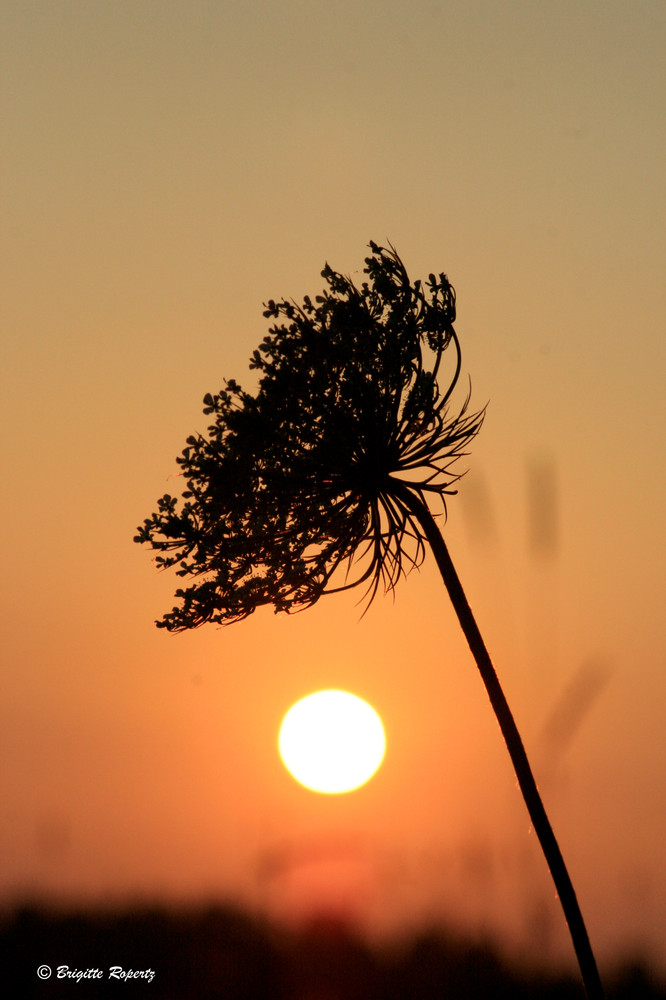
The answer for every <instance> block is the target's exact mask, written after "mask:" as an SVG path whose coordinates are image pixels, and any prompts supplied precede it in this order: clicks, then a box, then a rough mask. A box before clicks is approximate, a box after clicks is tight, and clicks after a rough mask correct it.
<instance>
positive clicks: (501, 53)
mask: <svg viewBox="0 0 666 1000" xmlns="http://www.w3.org/2000/svg"><path fill="white" fill-rule="evenodd" d="M0 10H1V15H2V19H1V30H0V34H1V42H0V44H1V45H2V52H1V53H0V61H1V63H2V66H3V83H2V105H3V108H2V114H3V120H4V131H5V142H4V145H3V150H2V157H1V163H2V205H3V209H2V275H1V280H2V294H1V301H2V306H1V311H2V327H3V338H2V372H3V391H2V397H1V399H0V407H1V422H2V428H3V434H2V462H3V468H4V472H5V475H4V487H3V491H2V493H3V498H2V499H3V509H4V515H3V518H2V522H3V529H4V531H3V542H2V561H3V574H2V581H1V587H2V596H1V601H0V607H1V615H2V636H3V642H2V661H3V663H2V700H1V706H0V713H1V716H0V718H1V725H0V733H1V735H0V743H1V745H2V753H1V762H0V781H1V785H2V794H1V797H0V801H1V802H2V806H1V807H0V814H1V817H2V841H3V849H2V854H1V857H0V894H1V899H2V901H3V902H5V903H11V902H12V901H14V900H16V899H22V898H25V897H30V898H36V899H56V900H64V901H83V902H86V903H100V902H102V903H104V902H110V901H117V900H137V899H148V900H154V899H164V900H170V901H176V900H196V899H212V898H228V899H232V900H234V901H237V902H239V903H241V904H242V905H243V906H246V907H249V908H251V909H253V910H256V911H257V912H261V913H265V912H267V913H269V914H270V915H272V916H275V917H278V918H284V919H299V918H300V917H301V916H302V915H303V914H307V913H308V912H310V910H314V909H316V908H318V907H320V908H326V907H337V906H339V907H343V908H346V910H348V911H350V912H351V910H352V909H353V916H354V919H356V920H357V921H358V922H359V926H362V927H363V928H365V929H366V930H367V931H368V933H371V934H374V933H377V934H385V933H399V932H403V931H404V930H405V929H407V930H409V929H411V928H414V927H416V926H417V925H418V924H420V923H427V922H435V923H438V922H448V923H452V924H453V925H454V926H456V927H458V928H462V929H470V930H475V931H476V930H479V929H481V930H483V931H488V932H490V933H493V934H496V935H499V936H500V938H502V939H506V943H507V944H510V945H512V946H513V947H517V948H523V949H525V950H526V951H527V952H528V953H529V952H530V951H531V952H532V953H533V952H534V950H535V947H536V948H538V950H539V953H540V954H543V955H545V956H553V957H554V958H557V957H563V958H564V959H566V960H569V959H570V951H571V949H570V945H569V943H568V941H567V934H566V930H565V928H564V926H563V919H562V917H561V915H560V913H559V910H558V904H557V901H556V899H555V898H554V890H553V888H552V884H551V883H550V881H549V876H548V872H547V870H546V868H545V864H544V862H543V861H542V859H541V857H540V854H539V850H538V846H537V845H536V843H535V837H534V834H533V832H532V831H531V830H530V826H529V820H528V818H527V814H526V812H525V808H524V806H523V803H522V800H521V798H520V795H519V792H518V789H517V787H516V783H515V778H514V776H513V773H512V771H511V767H510V764H509V762H508V756H507V753H506V750H505V748H504V746H503V744H502V741H501V738H500V735H499V731H498V729H497V726H496V723H495V721H494V718H493V715H492V711H491V709H490V705H489V703H488V700H487V697H486V695H485V692H484V690H483V687H482V685H481V682H480V679H479V677H478V675H477V672H476V667H475V665H474V663H473V660H472V658H471V655H470V654H469V651H468V650H467V649H466V647H465V643H464V640H463V639H462V638H461V636H460V634H459V631H458V629H457V626H456V622H455V619H454V615H453V612H452V610H451V608H450V606H449V604H448V601H447V598H446V594H445V591H444V589H443V586H442V584H441V581H440V580H439V578H438V576H437V572H436V568H435V567H434V566H433V565H432V561H426V563H425V564H424V566H423V567H422V569H421V571H420V572H415V573H413V574H412V575H410V576H409V578H408V579H407V580H405V581H403V582H402V583H401V585H400V587H399V588H398V591H397V593H396V595H395V600H392V599H391V598H386V599H378V600H377V601H376V602H375V604H374V605H373V606H372V608H371V609H370V611H369V612H368V613H367V614H366V615H365V617H363V618H362V619H361V612H362V608H361V607H359V605H358V603H357V601H358V595H356V594H354V593H351V594H345V595H341V596H330V597H327V598H325V599H323V600H322V601H321V602H320V603H319V604H318V605H317V606H316V607H315V608H313V609H311V610H310V611H308V612H305V613H303V614H301V615H296V616H286V617H285V616H277V617H276V616H275V615H274V614H273V613H272V611H270V610H268V609H266V610H264V611H262V612H257V613H256V614H255V615H254V616H252V617H251V618H250V619H248V620H247V621H245V622H243V623H240V624H237V625H234V626H232V627H229V628H225V629H219V628H216V627H213V626H209V627H206V628H204V629H201V630H198V631H196V632H192V633H188V634H184V635H179V636H173V635H168V634H166V633H165V632H163V631H158V630H156V629H155V627H154V621H155V619H157V618H159V617H161V615H162V614H163V613H164V612H165V611H166V610H168V609H169V608H171V606H172V603H173V602H172V595H173V592H174V590H175V587H176V585H177V581H176V579H175V578H174V577H173V576H170V575H169V574H160V573H158V572H157V571H156V569H155V567H154V566H153V564H152V562H151V558H150V553H149V552H148V551H144V550H143V549H142V548H141V547H139V546H137V545H135V544H133V541H132V539H133V536H134V534H135V530H136V526H137V525H138V524H140V523H141V522H142V521H143V519H144V517H146V516H148V515H149V514H150V513H151V512H152V511H153V510H154V509H155V505H156V500H157V498H158V497H160V496H161V495H162V494H163V493H164V492H168V491H170V492H175V491H176V490H177V487H178V479H177V478H175V476H176V473H177V465H176V462H175V459H176V456H177V455H178V454H179V453H180V451H181V449H182V447H183V446H184V444H185V439H186V437H187V436H188V435H190V434H192V433H196V432H199V431H205V429H206V426H207V418H206V417H204V416H203V414H202V398H203V396H204V394H205V393H206V392H215V391H216V390H218V389H219V388H221V386H222V380H223V379H224V378H236V379H237V380H238V381H240V382H241V384H242V385H244V386H247V387H248V388H251V387H252V385H253V374H252V373H251V372H249V371H248V361H249V358H250V355H251V353H252V351H253V350H254V348H255V347H256V346H257V345H258V343H259V342H260V340H261V339H262V338H263V336H264V335H265V333H266V332H267V326H266V321H265V320H264V319H263V317H262V303H263V302H265V301H266V300H268V299H269V298H280V297H283V296H287V297H290V296H293V297H294V298H296V299H300V298H302V296H303V295H304V294H314V293H316V292H318V291H319V290H320V289H321V287H322V284H323V282H322V279H321V277H320V271H321V269H322V267H323V266H324V263H325V262H327V261H328V262H329V263H330V264H331V266H333V267H334V268H335V269H336V270H339V271H342V272H344V273H348V274H351V275H352V276H355V275H360V272H361V271H362V268H363V260H364V257H365V255H366V252H367V244H368V242H369V241H370V240H374V241H376V242H378V243H383V244H385V243H386V241H388V240H390V241H391V242H392V243H393V244H394V245H395V247H396V248H397V249H398V252H399V253H400V255H401V257H402V258H403V260H404V262H405V264H406V266H407V269H408V271H409V272H410V275H411V276H412V278H425V277H426V276H427V275H428V274H429V273H430V272H431V271H436V272H439V271H444V272H446V273H447V274H448V276H449V278H450V280H451V281H452V283H453V285H454V286H455V288H456V292H457V303H458V320H457V324H456V329H457V332H458V335H459V338H460V341H461V345H462V352H463V375H464V379H465V380H466V379H467V378H468V377H469V379H471V386H472V403H473V405H476V406H478V407H481V406H484V405H486V404H488V410H487V416H486V420H485V424H484V427H483V429H482V432H481V434H480V435H479V437H478V439H477V440H476V441H475V443H474V446H473V449H472V453H471V454H470V456H469V457H468V458H467V459H466V460H465V466H464V467H465V468H466V469H467V470H468V471H467V474H466V475H465V477H464V478H463V480H462V481H461V483H460V487H459V495H458V496H457V497H454V498H452V500H451V503H450V506H449V518H448V522H447V524H446V526H445V528H444V531H445V537H446V540H447V544H448V545H449V548H450V550H451V553H452V556H453V559H454V562H455V564H456V566H457V568H458V571H459V574H460V576H461V578H462V581H463V585H464V586H465V588H466V590H467V594H468V597H469V600H470V603H471V604H472V606H473V608H474V610H475V613H476V615H477V619H478V621H479V625H480V627H481V631H482V633H483V634H484V637H485V639H486V643H487V646H488V648H489V650H490V652H491V655H492V656H493V659H494V662H495V665H496V668H497V671H498V674H499V676H500V679H501V681H502V683H503V685H504V687H505V691H506V693H507V697H508V699H509V703H510V705H511V706H512V708H513V711H514V714H515V716H516V720H517V722H518V725H519V727H520V729H521V732H522V734H523V737H524V741H525V744H526V747H527V750H528V754H529V755H530V758H531V760H532V762H533V766H534V770H535V772H536V776H537V780H538V782H539V785H540V788H541V790H542V793H543V796H544V800H545V804H546V807H547V809H548V811H549V814H550V817H551V820H552V823H553V826H554V828H555V831H556V834H557V836H558V838H559V840H560V844H561V847H562V850H563V853H564V856H565V858H566V860H567V863H568V865H569V869H570V872H571V875H572V879H573V881H574V884H575V886H576V888H577V891H578V895H579V900H580V903H581V907H582V910H583V913H584V916H585V918H586V921H587V924H588V929H589V932H590V936H591V939H592V943H593V946H594V947H595V948H596V950H597V951H598V954H599V956H600V958H601V960H602V962H607V961H611V959H612V957H613V956H615V955H617V954H618V953H619V952H621V951H627V952H629V951H635V950H639V951H640V952H641V953H643V954H646V955H648V956H651V957H653V958H654V959H655V960H656V959H657V957H658V955H659V954H660V953H661V954H662V955H663V954H666V940H665V931H664V928H666V857H665V855H664V850H663V830H664V826H665V824H666V725H665V724H664V723H665V717H664V714H665V706H666V675H665V672H664V664H665V660H666V657H665V653H666V640H665V638H664V629H663V595H664V593H665V592H666V588H665V582H666V581H665V580H664V528H663V525H664V517H663V499H662V498H663V495H664V488H665V487H666V474H665V471H664V461H663V456H664V425H665V420H664V417H665V406H664V390H663V374H664V370H665V368H666V356H665V355H666V352H665V349H664V336H663V334H664V316H665V310H664V305H665V303H664V280H663V275H664V267H665V265H666V247H665V243H664V207H665V206H664V185H663V177H664V172H665V169H664V168H665V166H666V164H665V155H664V154H665V145H666V144H665V142H664V95H665V94H666V80H664V76H665V71H664V60H663V51H664V36H665V27H666V11H665V10H664V6H663V4H662V3H661V2H659V0H637V2H635V3H632V4H628V3H622V2H616V0H605V2H601V0H595V2H592V0H553V2H550V3H547V4H545V3H534V2H528V0H507V2H506V3H502V4H497V3H493V2H491V0H477V2H474V0H472V2H462V0H451V2H448V3H443V2H442V3H437V2H432V0H428V2H422V0H410V2H409V3H407V2H388V0H384V2H382V3H378V2H371V0H357V2H355V3H352V2H348V0H330V2H328V3H323V2H320V0H309V2H307V3H304V2H299V0H283V2H281V3H280V4H272V3H267V2H264V0H256V2H251V3H230V2H224V0H216V2H213V0H208V2H204V0H187V2H185V0H161V2H160V3H154V2H149V0H133V2H129V0H88V2H85V3H83V2H74V0H59V2H58V3H57V4H50V3H44V2H37V0H23V2H21V3H13V2H7V0H2V3H0ZM544 511H545V512H546V513H544ZM544 524H545V525H546V528H545V529H544ZM540 529H541V530H540ZM544 530H545V535H544ZM325 687H340V688H345V689H348V690H350V691H352V692H354V693H356V694H358V695H360V696H362V697H364V698H366V699H367V700H368V701H369V702H370V703H371V704H372V705H373V706H374V707H375V708H376V710H377V711H378V712H379V713H380V715H381V717H382V719H383V721H384V725H385V729H386V735H387V754H386V759H385V762H384V764H383V766H382V768H381V769H380V771H379V772H378V773H377V775H376V777H375V778H373V779H372V781H371V782H369V783H368V784H367V785H366V786H365V787H364V788H363V789H360V790H358V791H356V792H354V793H351V794H349V795H346V796H318V795H316V794H314V793H311V792H308V791H307V790H305V789H304V788H302V787H301V786H300V785H298V784H296V782H294V780H293V779H292V778H291V777H290V776H289V774H288V773H287V772H286V770H285V769H284V767H283V766H282V764H281V763H280V760H279V757H278V753H277V733H278V729H279V725H280V722H281V719H282V717H283V715H284V713H285V712H286V711H287V709H288V708H289V707H290V705H291V704H293V702H294V701H296V700H297V699H298V698H300V697H302V696H303V695H305V694H308V693H310V692H311V691H314V690H317V689H319V688H325Z"/></svg>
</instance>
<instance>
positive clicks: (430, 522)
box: [399, 487, 604, 1000]
mask: <svg viewBox="0 0 666 1000" xmlns="http://www.w3.org/2000/svg"><path fill="white" fill-rule="evenodd" d="M399 496H400V499H401V500H402V501H403V502H404V504H405V506H406V507H407V508H408V509H409V511H410V512H411V513H412V515H413V516H414V518H415V519H416V520H417V521H418V523H419V525H420V526H421V528H422V529H423V531H424V533H425V536H426V538H427V539H428V542H429V543H430V547H431V548H432V551H433V554H434V556H435V559H436V561H437V565H438V567H439V571H440V573H441V574H442V578H443V580H444V583H445V585H446V588H447V590H448V593H449V597H450V598H451V602H452V604H453V607H454V609H455V612H456V614H457V616H458V620H459V622H460V625H461V627H462V630H463V632H464V634H465V638H466V639H467V642H468V644H469V647H470V649H471V651H472V655H473V656H474V659H475V660H476V664H477V666H478V668H479V671H480V673H481V677H482V679H483V683H484V684H485V687H486V691H487V692H488V697H489V698H490V702H491V704H492V707H493V710H494V712H495V716H496V718H497V721H498V723H499V726H500V729H501V731H502V736H503V737H504V741H505V743H506V745H507V749H508V751H509V755H510V757H511V761H512V763H513V766H514V770H515V772H516V777H517V778H518V784H519V785H520V790H521V792H522V794H523V799H524V800H525V805H526V806H527V810H528V812H529V814H530V819H531V820H532V824H533V826H534V830H535V832H536V835H537V837H538V838H539V843H540V844H541V848H542V850H543V853H544V856H545V858H546V862H547V864H548V867H549V868H550V873H551V875H552V877H553V881H554V883H555V888H556V890H557V894H558V896H559V898H560V903H561V904H562V909H563V910H564V916H565V917H566V921H567V923H568V925H569V931H570V933H571V938H572V941H573V945H574V948H575V951H576V956H577V958H578V964H579V966H580V971H581V974H582V977H583V982H584V984H585V989H586V991H587V995H588V997H590V1000H602V998H603V996H604V991H603V987H602V985H601V979H600V977H599V972H598V969H597V964H596V961H595V958H594V954H593V953H592V948H591V945H590V940H589V937H588V934H587V930H586V928H585V924H584V922H583V916H582V914H581V912H580V907H579V905H578V900H577V899H576V893H575V891H574V887H573V885H572V883H571V879H570V877H569V873H568V871H567V868H566V865H565V863H564V858H563V857H562V853H561V851H560V848H559V845H558V843H557V840H556V839H555V834H554V833H553V829H552V827H551V825H550V821H549V819H548V816H547V815H546V810H545V809H544V805H543V802H542V801H541V796H540V794H539V790H538V788H537V785H536V782H535V780H534V776H533V774H532V769H531V767H530V763H529V761H528V759H527V754H526V753H525V748H524V746H523V741H522V739H521V737H520V733H519V732H518V728H517V726H516V723H515V721H514V718H513V715H512V713H511V709H510V708H509V705H508V702H507V700H506V698H505V696H504V692H503V690H502V687H501V685H500V682H499V679H498V677H497V674H496V673H495V668H494V667H493V664H492V661H491V659H490V656H489V654H488V651H487V649H486V646H485V643H484V641H483V638H482V636H481V633H480V632H479V628H478V626H477V624H476V620H475V618H474V615H473V614H472V610H471V608H470V606H469V604H468V602H467V598H466V596H465V592H464V590H463V588H462V584H461V583H460V579H459V577H458V574H457V572H456V570H455V567H454V565H453V562H452V561H451V556H450V555H449V551H448V549H447V547H446V543H445V542H444V539H443V537H442V535H441V533H440V531H439V528H438V527H437V524H436V523H435V519H434V517H433V516H432V514H431V513H430V511H429V510H428V508H427V506H426V505H425V503H424V502H423V501H422V500H421V499H420V498H418V497H417V496H416V495H415V494H414V493H413V492H412V491H411V490H409V489H408V488H406V487H403V488H399Z"/></svg>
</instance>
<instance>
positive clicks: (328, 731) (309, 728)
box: [278, 690, 386, 795]
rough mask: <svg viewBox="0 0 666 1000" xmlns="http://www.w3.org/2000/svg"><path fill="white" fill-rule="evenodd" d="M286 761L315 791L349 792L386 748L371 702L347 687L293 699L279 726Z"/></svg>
mask: <svg viewBox="0 0 666 1000" xmlns="http://www.w3.org/2000/svg"><path fill="white" fill-rule="evenodd" d="M278 747H279V750H280V756H281V758H282V762H283V763H284V766H285V767H286V768H287V770H288V771H289V773H290V774H291V775H292V777H294V778H295V779H296V781H298V782H299V783H300V784H301V785H304V786H305V787H306V788H309V789H310V790H311V791H313V792H321V793H323V794H325V795H338V794H340V793H341V792H353V791H354V789H356V788H360V787H361V785H364V784H365V783H366V781H369V780H370V778H371V777H372V776H373V774H374V773H375V771H376V770H377V768H378V767H379V765H380V764H381V762H382V760H383V759H384V753H385V752H386V735H385V733H384V726H383V725H382V721H381V719H380V718H379V716H378V715H377V713H376V712H375V710H374V708H372V706H371V705H369V704H368V703H367V701H363V699H362V698H359V697H358V696H357V695H355V694H350V693H349V692H348V691H337V690H328V691H316V692H315V693H314V694H309V695H307V696H306V697H305V698H301V700H300V701H297V702H296V704H295V705H292V706H291V708H290V709H289V711H288V712H287V714H286V715H285V717H284V719H283V720H282V725H281V727H280V735H279V737H278Z"/></svg>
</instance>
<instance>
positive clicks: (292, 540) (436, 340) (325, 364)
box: [135, 243, 483, 631]
mask: <svg viewBox="0 0 666 1000" xmlns="http://www.w3.org/2000/svg"><path fill="white" fill-rule="evenodd" d="M370 250H371V255H370V256H369V257H368V258H367V259H366V261H365V268H364V274H365V275H366V276H367V280H366V281H363V282H362V283H361V285H360V287H357V286H356V285H355V284H354V283H353V282H352V280H351V279H350V278H348V277H345V276H343V275H341V274H338V273H336V272H335V271H333V270H332V269H331V268H330V267H329V266H328V265H327V266H326V267H325V268H324V270H323V271H322V277H323V278H325V280H326V284H327V288H326V289H325V290H324V291H323V292H322V294H321V295H318V296H317V297H316V299H315V301H314V302H312V301H311V299H310V298H309V297H305V299H304V301H303V304H302V305H297V304H295V303H294V302H288V301H281V302H274V301H272V300H271V301H270V302H268V303H267V304H266V307H265V312H264V316H266V317H268V318H270V319H272V320H274V321H275V324H274V325H273V326H272V327H271V328H270V331H269V334H268V336H267V337H266V338H265V339H264V341H263V343H262V344H261V345H260V347H259V349H258V350H257V351H255V352H254V354H253V356H252V360H251V364H250V367H251V368H252V369H256V370H257V371H258V372H259V373H260V379H259V384H258V390H257V392H256V394H255V395H252V394H250V393H247V392H244V391H243V390H242V389H241V387H240V386H239V385H238V384H237V383H236V382H235V381H233V380H229V381H226V382H225V388H224V389H222V390H221V391H220V392H219V393H217V394H216V395H210V394H208V395H206V396H205V397H204V406H205V409H204V413H206V414H208V415H212V416H213V423H212V424H211V426H210V427H209V428H208V433H207V435H200V436H196V437H190V438H188V440H187V447H186V448H185V449H184V451H183V453H182V456H181V457H180V458H179V459H178V462H179V464H180V466H181V467H182V473H183V476H184V478H185V480H186V483H187V488H186V489H185V491H184V492H183V494H182V499H181V500H178V499H176V498H174V497H171V496H168V495H167V496H164V497H162V499H161V500H160V501H159V503H158V512H157V513H155V514H153V516H152V517H151V518H148V519H146V521H145V522H144V524H143V526H142V527H141V528H139V529H138V530H139V534H138V535H137V536H136V539H135V540H136V541H138V542H149V543H150V544H151V545H152V547H153V549H155V550H157V552H158V555H157V557H156V559H157V563H158V565H160V566H161V567H170V566H173V567H176V572H177V574H178V575H180V576H183V577H193V578H194V581H195V582H194V583H193V584H192V585H191V586H189V587H188V588H186V589H181V590H178V591H177V592H176V597H177V598H179V599H180V602H181V603H180V606H178V607H175V608H174V609H173V610H172V611H171V612H169V613H168V614H166V615H165V616H164V618H163V619H162V621H161V622H158V625H159V626H160V627H163V628H167V629H169V630H171V631H179V630H182V629H186V628H192V627H196V626H198V625H201V624H203V623H204V622H209V621H210V622H221V623H226V622H232V621H237V620H239V619H242V618H245V617H247V616H248V615H249V614H251V613H252V612H253V611H254V610H255V609H256V608H257V607H259V606H260V605H264V604H272V605H273V606H274V608H275V610H276V611H294V610H299V609H301V608H304V607H308V606H309V605H312V604H314V603H315V601H317V600H318V598H319V597H320V596H321V595H322V594H324V593H331V592H334V591H337V590H343V589H347V588H350V587H354V586H357V585H358V584H362V583H365V584H366V585H367V586H366V595H367V599H368V603H369V602H370V601H371V600H372V598H373V597H374V596H375V594H376V593H377V591H378V589H379V588H380V587H381V588H383V589H384V590H385V591H390V590H392V589H393V588H394V587H395V585H396V583H397V581H398V579H399V578H400V576H401V575H402V574H403V573H404V572H406V571H407V570H408V569H409V568H410V567H413V566H416V565H419V564H420V562H421V561H422V559H423V556H424V542H423V538H422V533H421V532H420V530H419V527H418V525H417V523H416V521H415V520H414V518H413V516H412V514H410V511H409V509H408V507H407V506H406V505H405V502H404V498H405V495H406V494H405V491H406V490H408V491H411V492H412V494H416V495H417V496H418V498H419V499H420V500H421V501H422V502H424V503H425V502H426V498H427V497H435V498H438V499H439V501H441V505H442V507H443V510H444V511H445V510H446V507H445V496H446V495H447V494H449V493H452V492H455V491H454V490H452V489H451V484H452V483H453V482H454V481H455V480H456V479H457V478H458V476H457V475H456V474H455V473H454V471H453V469H452V466H453V464H454V462H455V460H456V459H457V458H459V457H460V456H461V455H463V454H464V453H465V449H466V446H467V445H468V443H469V441H470V440H471V438H472V437H473V436H474V435H475V434H476V433H477V431H478V430H479V428H480V426H481V423H482V420H483V413H476V414H468V413H467V405H468V402H469V396H467V399H466V400H465V401H464V403H463V405H462V408H461V409H460V410H458V411H457V412H456V413H454V414H452V413H451V412H450V397H451V394H452V392H453V389H454V387H455V385H456V383H457V381H458V377H459V374H460V347H459V343H458V339H457V336H456V333H455V331H454V329H453V321H454V319H455V292H454V290H453V288H452V287H451V285H450V283H449V281H448V279H447V277H446V275H444V274H440V275H439V276H435V275H434V274H431V275H430V276H429V279H428V281H427V282H425V285H422V284H421V282H419V281H416V282H414V284H411V283H410V280H409V277H408V275H407V272H406V271H405V268H404V266H403V264H402V261H401V260H400V258H399V257H398V255H397V253H396V252H395V250H394V249H393V248H392V247H391V248H390V249H386V248H384V247H379V246H377V245H376V244H374V243H370ZM449 349H452V350H451V353H450V354H447V352H448V351H449ZM445 361H446V365H445V364H444V362H445ZM444 368H446V369H447V370H448V375H447V377H446V388H445V389H443V390H442V389H440V381H441V379H442V376H443V369H444Z"/></svg>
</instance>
